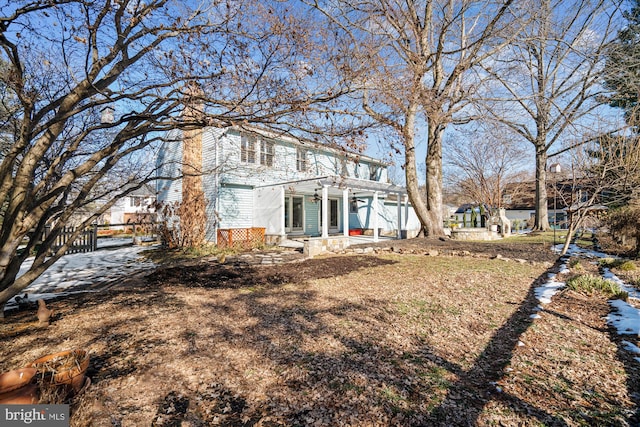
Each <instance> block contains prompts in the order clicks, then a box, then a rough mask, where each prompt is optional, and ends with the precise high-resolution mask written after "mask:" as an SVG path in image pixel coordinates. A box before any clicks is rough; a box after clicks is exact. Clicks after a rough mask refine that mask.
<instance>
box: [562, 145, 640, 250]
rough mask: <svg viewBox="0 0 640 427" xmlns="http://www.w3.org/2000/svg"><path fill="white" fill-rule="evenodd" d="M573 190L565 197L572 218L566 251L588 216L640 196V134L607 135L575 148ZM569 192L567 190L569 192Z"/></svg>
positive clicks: (570, 218) (565, 244)
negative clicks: (639, 136) (639, 135)
mask: <svg viewBox="0 0 640 427" xmlns="http://www.w3.org/2000/svg"><path fill="white" fill-rule="evenodd" d="M571 175H572V179H571V185H572V188H571V191H570V192H569V194H568V195H566V196H568V197H569V199H568V200H565V201H564V204H565V205H566V206H567V207H568V211H569V212H568V214H569V221H568V232H567V235H566V240H565V243H564V246H563V249H562V254H565V253H566V252H567V250H568V248H569V244H570V242H571V239H572V238H573V236H574V235H575V232H576V230H578V229H579V228H580V227H581V226H582V225H583V224H584V222H585V220H587V218H589V217H591V216H594V215H597V214H599V213H601V212H603V211H604V210H606V209H607V208H611V207H619V206H626V205H627V204H629V202H630V201H637V200H638V199H639V198H640V140H639V138H638V135H637V134H631V135H629V134H619V135H603V136H601V137H599V138H591V139H590V141H589V142H587V143H585V144H584V145H582V146H580V147H578V148H576V149H574V150H572V152H571ZM565 194H566V193H565Z"/></svg>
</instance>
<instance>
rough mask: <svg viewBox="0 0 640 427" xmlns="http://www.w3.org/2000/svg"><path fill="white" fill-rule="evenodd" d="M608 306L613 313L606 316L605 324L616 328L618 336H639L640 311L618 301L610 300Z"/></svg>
mask: <svg viewBox="0 0 640 427" xmlns="http://www.w3.org/2000/svg"><path fill="white" fill-rule="evenodd" d="M609 305H610V306H611V307H613V308H614V309H615V311H613V312H611V313H610V314H609V315H608V316H607V323H608V324H609V325H611V326H613V327H614V328H616V330H617V331H618V334H620V335H636V336H638V335H640V310H638V309H637V308H635V307H633V306H632V305H630V304H629V303H627V302H625V301H622V300H619V299H616V300H610V301H609Z"/></svg>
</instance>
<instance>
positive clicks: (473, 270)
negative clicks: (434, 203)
mask: <svg viewBox="0 0 640 427" xmlns="http://www.w3.org/2000/svg"><path fill="white" fill-rule="evenodd" d="M505 255H508V254H505ZM545 274H546V267H545V266H543V265H542V264H539V263H518V262H514V261H504V260H501V259H481V258H472V257H459V256H437V257H429V256H424V255H421V254H403V255H399V254H380V255H371V256H341V257H330V258H329V257H328V258H320V259H313V260H308V261H305V262H304V263H300V264H287V265H282V266H271V267H263V268H255V269H254V268H246V269H243V270H237V269H235V270H234V269H233V268H232V267H230V266H219V265H217V264H215V262H211V263H208V264H201V265H193V263H192V264H191V265H190V266H189V267H188V268H185V269H183V270H180V269H179V268H178V269H176V267H174V268H172V269H171V270H167V271H164V272H163V271H160V272H158V273H157V274H156V276H155V278H150V280H149V281H148V283H141V284H137V285H136V284H133V283H131V284H127V285H126V286H124V285H123V286H121V289H120V290H119V291H118V292H116V291H115V290H112V291H111V292H110V293H107V294H104V295H99V296H97V295H93V296H92V297H91V298H85V299H79V300H76V301H67V302H62V301H61V302H58V303H57V307H56V308H57V310H59V311H60V312H61V315H60V317H59V319H57V320H56V321H54V322H53V324H52V325H51V326H50V327H49V328H48V329H46V330H41V329H40V330H36V329H28V330H24V329H23V330H19V331H17V332H15V331H14V332H13V333H12V336H11V337H10V338H8V337H6V336H5V338H7V340H8V341H9V342H8V344H9V345H3V346H2V349H1V350H0V356H1V357H0V359H1V360H2V362H1V363H0V368H2V369H11V368H15V367H19V366H22V365H23V364H24V363H27V362H29V361H30V360H33V359H35V358H36V357H39V356H41V355H42V354H44V353H51V352H54V351H59V350H64V349H67V348H86V349H88V350H89V351H90V352H91V354H92V365H91V367H90V371H89V372H88V375H89V376H91V377H92V385H91V387H90V388H89V389H88V390H87V391H86V392H85V393H84V394H83V395H82V396H80V397H79V398H77V399H76V400H75V401H74V402H73V404H72V412H73V415H72V425H74V426H102V425H104V426H111V425H123V426H127V425H128V426H143V425H180V423H182V425H193V426H195V425H262V426H269V425H270V426H275V425H287V426H288V425H304V426H306V425H323V426H325V425H326V426H328V425H352V426H366V425H372V426H373V425H380V426H386V425H398V426H410V425H442V426H445V425H446V426H450V425H480V426H485V425H486V426H488V425H525V426H529V425H531V426H534V425H535V426H537V425H595V424H599V425H625V423H628V422H630V421H629V420H631V414H632V413H633V411H637V401H636V402H633V400H632V396H631V393H632V391H633V390H637V389H638V372H637V368H636V370H635V371H634V370H633V369H632V366H633V365H632V363H633V360H632V359H631V358H630V357H628V358H625V357H626V356H625V355H624V354H623V353H622V352H618V346H617V341H616V339H612V337H611V336H610V335H609V333H608V331H607V329H606V326H605V323H604V320H603V318H602V316H603V315H604V314H606V312H607V310H608V307H607V304H606V302H605V301H604V299H598V298H597V297H591V298H587V297H584V296H581V295H578V294H575V293H572V292H564V293H563V294H561V295H559V296H557V297H556V298H555V299H554V302H553V303H552V304H550V305H549V306H548V307H547V310H546V311H544V312H542V313H541V316H542V317H541V318H540V319H536V320H535V321H532V320H531V319H530V317H529V316H530V314H531V313H532V311H531V310H532V309H533V307H534V306H535V305H536V304H537V302H536V301H535V300H534V298H533V296H532V289H533V287H534V286H536V284H537V283H538V282H539V280H540V278H541V277H544V276H545ZM54 305H56V304H55V303H54ZM3 341H4V338H3ZM636 363H637V362H636ZM636 398H637V397H636ZM636 422H637V421H636Z"/></svg>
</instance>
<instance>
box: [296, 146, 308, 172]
mask: <svg viewBox="0 0 640 427" xmlns="http://www.w3.org/2000/svg"><path fill="white" fill-rule="evenodd" d="M296 169H297V170H298V172H306V171H307V169H308V164H307V150H305V149H303V148H298V150H297V151H296Z"/></svg>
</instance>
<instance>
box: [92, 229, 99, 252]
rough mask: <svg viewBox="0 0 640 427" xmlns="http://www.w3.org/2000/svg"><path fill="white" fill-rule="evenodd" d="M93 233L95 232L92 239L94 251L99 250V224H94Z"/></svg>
mask: <svg viewBox="0 0 640 427" xmlns="http://www.w3.org/2000/svg"><path fill="white" fill-rule="evenodd" d="M92 229H93V230H92V231H93V235H92V236H91V237H92V239H91V240H92V242H91V249H93V250H94V251H95V250H97V249H98V224H95V223H94V224H93V227H92Z"/></svg>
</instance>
